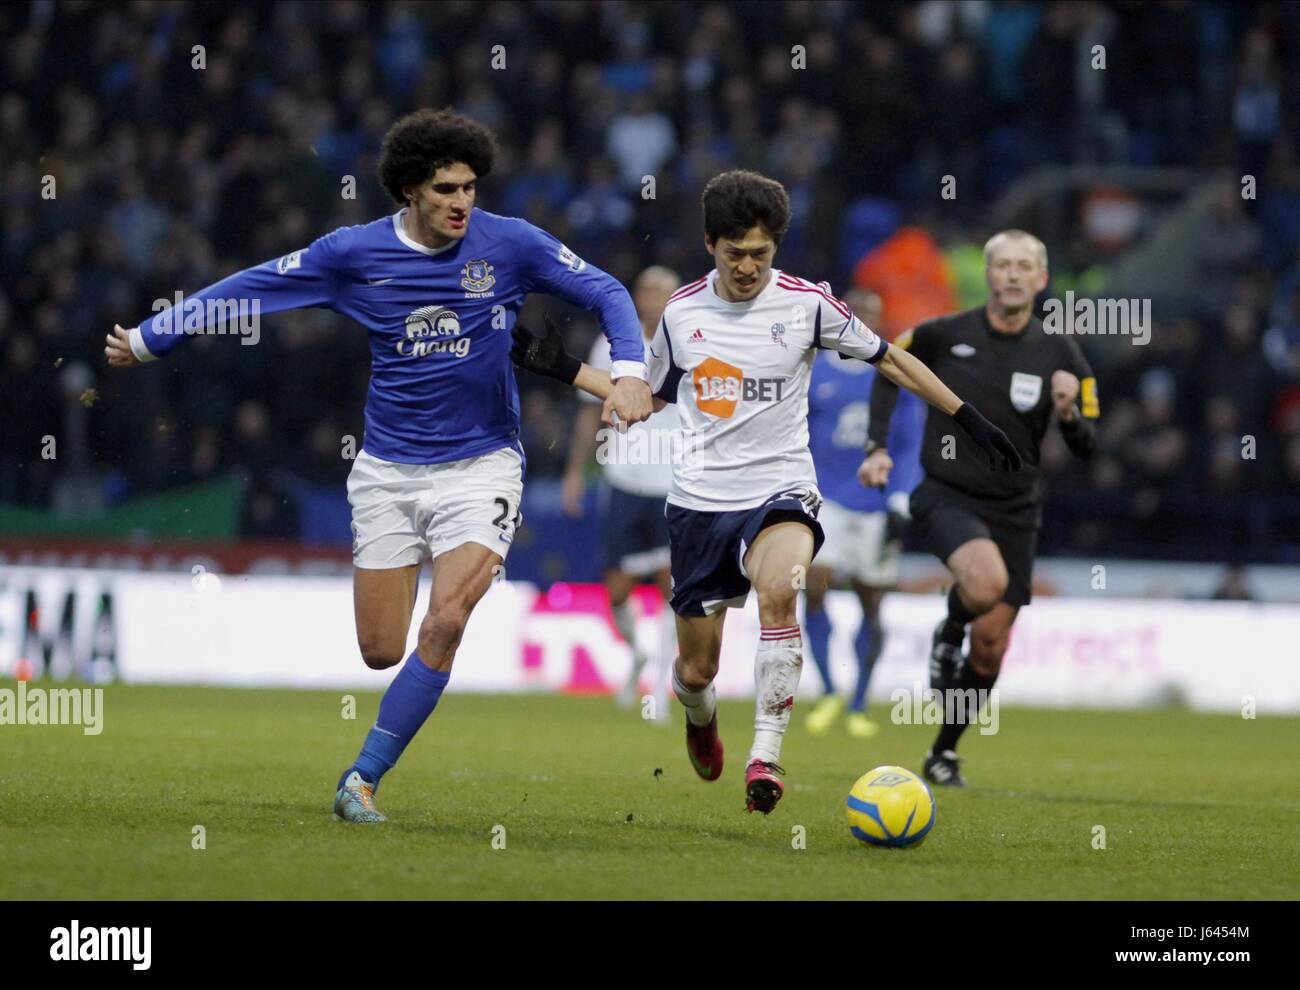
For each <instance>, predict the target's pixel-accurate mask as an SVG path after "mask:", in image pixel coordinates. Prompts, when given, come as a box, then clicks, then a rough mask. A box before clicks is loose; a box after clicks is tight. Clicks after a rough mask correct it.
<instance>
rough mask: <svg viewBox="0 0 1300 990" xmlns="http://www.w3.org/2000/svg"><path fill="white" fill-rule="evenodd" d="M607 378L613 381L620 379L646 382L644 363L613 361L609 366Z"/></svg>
mask: <svg viewBox="0 0 1300 990" xmlns="http://www.w3.org/2000/svg"><path fill="white" fill-rule="evenodd" d="M609 377H610V378H611V379H613V380H614V381H618V380H619V379H620V378H636V379H639V380H640V381H643V382H648V381H649V379H648V377H647V375H646V370H645V362H644V361H615V362H613V364H612V365H611V366H610V369H609Z"/></svg>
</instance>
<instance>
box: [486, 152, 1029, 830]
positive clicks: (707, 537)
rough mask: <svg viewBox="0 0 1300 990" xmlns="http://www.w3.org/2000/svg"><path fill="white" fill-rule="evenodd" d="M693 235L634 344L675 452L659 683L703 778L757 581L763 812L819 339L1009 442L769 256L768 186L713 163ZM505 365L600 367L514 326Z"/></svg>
mask: <svg viewBox="0 0 1300 990" xmlns="http://www.w3.org/2000/svg"><path fill="white" fill-rule="evenodd" d="M703 205H704V240H705V247H706V248H707V250H708V252H709V254H711V255H712V256H713V259H714V262H715V269H714V270H713V271H711V272H709V273H708V275H706V276H704V277H703V278H700V279H697V280H696V281H694V282H691V283H690V284H688V285H686V286H683V287H682V288H681V289H680V290H679V291H678V292H677V293H675V294H674V295H673V296H672V297H671V298H670V299H669V301H668V306H667V307H666V309H665V310H664V315H663V317H662V319H661V320H660V321H659V327H658V329H657V330H656V332H655V336H654V339H653V340H652V341H651V343H650V346H649V348H648V352H647V357H648V362H649V372H650V387H651V389H652V390H653V391H654V394H655V408H656V409H659V408H662V406H663V404H664V403H667V402H675V403H676V404H677V409H678V415H679V417H680V420H681V427H682V431H683V456H682V457H681V458H680V460H679V462H678V463H675V464H674V466H673V488H672V491H671V492H670V493H669V495H668V502H667V507H666V515H667V517H668V528H669V538H670V549H671V561H672V578H673V598H672V603H671V604H672V608H673V611H674V612H675V613H676V623H677V642H678V657H677V662H676V664H675V665H674V668H673V690H674V691H675V692H676V694H677V697H678V699H679V700H680V701H681V703H682V705H683V706H684V707H685V709H686V720H687V721H686V748H687V753H688V755H689V756H690V760H691V763H692V765H693V766H694V767H695V771H696V773H697V774H699V776H700V777H702V778H703V779H704V780H717V779H718V777H719V776H721V774H722V767H723V747H722V740H721V739H720V738H719V736H718V722H717V714H716V705H715V693H714V689H713V679H714V677H715V676H716V675H717V671H718V658H719V656H720V653H721V646H722V627H723V622H724V621H725V618H726V610H727V609H728V608H739V607H741V606H743V605H744V602H745V599H746V597H747V596H748V593H749V590H750V588H751V587H752V588H753V589H754V591H755V592H756V593H757V595H758V613H759V622H760V624H761V627H762V630H761V634H760V637H759V644H758V650H757V655H756V657H755V665H754V679H755V684H756V688H757V702H756V711H755V717H754V742H753V745H752V747H751V749H750V752H749V759H748V762H747V764H746V767H745V804H746V808H747V810H749V811H761V812H763V813H764V814H767V813H770V812H771V811H772V809H773V808H774V807H775V806H776V803H777V801H779V800H780V798H781V795H782V794H783V792H784V786H783V784H782V782H781V779H780V775H781V774H784V773H785V771H784V770H783V769H782V768H781V767H780V766H779V765H778V763H777V760H778V759H779V758H780V754H781V742H782V738H783V736H784V734H785V730H786V728H787V726H788V725H789V722H790V710H791V708H792V707H793V705H794V693H795V687H796V686H797V685H798V682H799V672H800V669H801V668H802V665H803V644H802V637H801V635H800V631H799V624H798V620H797V618H796V614H795V609H796V603H797V601H798V594H799V589H800V587H801V586H802V584H803V577H804V575H805V574H806V573H807V570H808V567H809V565H810V564H811V563H812V559H813V557H814V555H815V554H816V552H817V550H818V549H819V548H820V546H821V543H822V540H823V535H822V530H821V526H820V525H819V524H818V522H817V512H818V509H819V508H820V505H821V495H820V494H819V492H818V489H817V475H816V472H815V471H814V469H813V461H812V455H811V454H810V453H809V450H808V382H809V378H810V372H811V368H812V363H813V359H814V358H815V356H816V353H817V350H818V349H819V348H825V349H830V350H835V351H838V352H840V354H841V355H842V356H843V357H845V358H858V359H860V360H863V361H868V362H870V363H872V364H874V365H875V366H876V368H877V369H878V370H879V371H880V372H881V374H883V375H885V376H886V377H887V378H889V379H890V380H891V381H893V382H895V383H897V384H898V385H899V386H901V387H903V388H906V389H908V390H909V391H912V392H915V393H916V394H917V395H919V396H920V397H921V398H922V399H924V400H925V401H926V402H928V403H930V404H931V405H934V406H936V407H938V408H940V409H942V410H944V411H945V412H946V413H948V414H949V415H952V416H953V417H954V418H955V420H956V421H957V424H958V425H959V426H961V427H962V429H963V430H964V431H965V432H966V433H967V438H966V439H968V440H969V441H972V442H973V446H972V445H971V444H970V443H962V442H961V439H962V438H959V440H958V443H957V456H968V457H969V456H982V457H988V458H989V462H990V464H996V465H998V466H1001V467H1002V468H1004V469H1007V470H1017V469H1018V468H1019V466H1020V459H1019V456H1018V455H1017V453H1016V451H1015V449H1014V447H1013V446H1012V445H1011V443H1010V441H1009V440H1008V439H1007V438H1006V435H1005V434H1003V433H1002V431H1001V430H999V429H997V428H996V427H995V426H993V425H992V424H991V423H989V422H988V420H986V419H985V418H984V417H983V416H981V415H980V414H979V413H978V412H977V411H976V410H975V409H973V408H972V407H971V406H970V405H969V404H967V403H963V402H962V401H961V400H960V399H959V398H957V396H956V395H954V394H953V393H952V391H951V390H950V389H949V388H948V387H947V386H946V385H944V384H943V383H942V382H941V381H939V379H938V378H936V377H935V376H934V374H933V373H932V372H930V370H929V369H928V368H926V367H925V365H924V364H922V363H921V362H920V361H918V360H917V359H916V358H914V357H913V356H912V355H910V354H908V353H907V352H906V351H904V350H903V349H902V348H897V347H890V346H888V345H887V344H886V343H885V341H883V340H881V339H880V338H879V337H877V336H876V335H875V334H874V333H873V332H872V331H871V330H870V329H869V328H868V327H867V326H865V325H864V324H863V323H862V322H861V321H860V320H858V319H857V318H856V317H855V316H854V315H853V313H852V312H851V311H850V310H849V308H848V307H847V306H846V305H844V303H842V302H840V300H838V299H836V298H835V297H833V296H832V295H830V293H829V292H827V291H826V290H825V289H824V288H823V287H821V286H818V285H815V284H813V283H811V282H807V281H804V280H803V279H800V278H796V277H794V276H792V275H789V274H787V273H785V272H782V271H780V270H778V269H776V268H773V267H772V263H773V260H774V258H775V255H776V251H777V248H778V247H779V245H780V243H781V238H782V236H783V235H784V234H785V232H786V230H787V229H788V227H789V224H790V200H789V197H788V196H787V194H786V191H785V189H784V187H783V186H782V185H781V184H780V183H779V182H775V181H773V180H772V179H768V178H766V177H764V176H762V175H759V174H757V173H755V172H748V171H740V170H736V171H730V172H724V173H722V174H721V175H717V176H715V177H714V178H713V179H711V180H710V181H709V183H708V185H707V186H706V187H705V189H704V196H703ZM514 336H515V340H516V344H515V348H514V350H513V351H512V352H511V357H512V358H513V359H514V360H515V362H516V363H517V364H519V365H520V366H522V367H525V368H528V369H530V370H532V371H535V372H538V373H540V374H545V375H549V376H551V377H554V378H557V379H559V380H560V381H566V382H571V383H573V384H574V385H576V386H577V387H578V388H581V389H583V390H584V391H587V392H590V393H591V394H593V395H595V396H598V397H603V396H605V395H608V394H609V392H610V389H611V388H612V385H611V382H610V377H609V374H608V373H606V372H601V371H598V370H597V369H595V368H592V367H590V366H589V365H584V364H581V363H580V362H579V361H578V360H577V359H576V358H574V357H573V356H571V355H569V354H566V353H565V352H564V347H563V340H562V338H561V337H560V335H559V333H558V332H555V331H554V330H552V331H551V332H550V333H548V335H547V336H546V337H545V338H537V337H534V336H533V335H532V334H530V333H529V332H528V331H527V330H525V329H523V328H522V327H519V326H516V328H515V333H514Z"/></svg>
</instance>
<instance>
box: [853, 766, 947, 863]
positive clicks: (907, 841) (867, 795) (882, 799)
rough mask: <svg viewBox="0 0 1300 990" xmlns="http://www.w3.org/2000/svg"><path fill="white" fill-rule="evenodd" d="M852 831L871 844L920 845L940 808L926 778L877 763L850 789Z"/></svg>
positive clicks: (854, 834) (862, 840)
mask: <svg viewBox="0 0 1300 990" xmlns="http://www.w3.org/2000/svg"><path fill="white" fill-rule="evenodd" d="M845 812H846V814H847V815H848V818H849V831H850V832H852V833H853V837H854V838H855V839H857V840H859V841H860V842H864V843H866V844H867V845H870V846H888V847H890V848H893V849H906V848H909V847H912V846H919V845H920V844H921V843H922V842H924V841H925V837H926V836H927V835H929V834H930V829H932V828H934V820H935V816H936V815H937V814H938V808H937V806H936V805H935V803H934V794H933V793H932V792H931V790H930V787H929V785H928V784H926V782H925V781H924V780H922V779H921V778H920V777H918V776H917V775H916V774H914V773H912V771H911V770H907V769H905V768H903V767H876V769H874V770H872V771H870V772H869V773H864V774H863V775H862V776H861V777H859V778H858V780H857V783H855V784H854V785H853V787H852V788H851V789H850V790H849V797H848V801H847V802H846V804H845Z"/></svg>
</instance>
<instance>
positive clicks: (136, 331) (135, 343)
mask: <svg viewBox="0 0 1300 990" xmlns="http://www.w3.org/2000/svg"><path fill="white" fill-rule="evenodd" d="M128 340H129V341H130V343H131V353H132V354H134V355H135V359H136V360H137V361H139V362H140V363H141V364H143V363H144V362H146V361H157V360H158V355H156V354H154V353H152V352H151V351H150V350H149V348H147V347H145V345H144V334H142V333H141V332H140V328H139V327H132V328H131V333H130V335H129V337H128Z"/></svg>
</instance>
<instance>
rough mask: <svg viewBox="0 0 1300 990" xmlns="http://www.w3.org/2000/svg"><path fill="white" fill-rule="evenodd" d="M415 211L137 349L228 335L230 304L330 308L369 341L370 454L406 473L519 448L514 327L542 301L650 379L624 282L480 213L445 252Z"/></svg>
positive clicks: (148, 351)
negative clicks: (596, 326)
mask: <svg viewBox="0 0 1300 990" xmlns="http://www.w3.org/2000/svg"><path fill="white" fill-rule="evenodd" d="M405 212H406V211H405V210H401V211H399V212H398V213H396V214H394V215H392V216H387V217H383V218H381V219H379V220H375V221H373V222H371V223H368V224H363V225H359V226H355V227H340V228H339V229H338V230H335V231H333V232H332V233H329V234H326V235H325V236H323V237H320V238H318V239H317V240H315V241H313V242H312V243H311V244H310V245H309V246H307V247H306V248H303V249H302V250H300V251H294V252H292V253H290V254H287V255H285V256H284V257H282V258H276V259H273V260H271V261H267V262H265V263H263V264H260V265H256V266H254V267H252V268H248V269H245V270H244V271H241V272H237V273H236V274H234V275H231V276H229V277H228V278H225V279H222V280H221V281H220V282H217V283H215V284H214V285H210V286H208V287H207V288H205V289H203V290H201V291H199V292H195V293H193V294H192V295H188V296H186V297H185V298H184V301H183V303H182V305H181V306H180V307H173V308H172V309H170V310H166V311H163V312H160V313H157V314H156V315H154V316H152V317H150V318H149V319H148V320H145V321H144V322H143V323H141V324H140V326H139V327H138V328H137V329H136V330H134V331H132V334H131V338H132V339H131V345H132V350H133V351H134V352H135V354H136V356H137V357H139V358H141V359H143V360H150V359H152V358H156V357H164V356H166V355H167V354H169V353H170V352H171V350H172V349H173V348H174V347H176V346H177V345H178V344H179V343H180V342H181V340H183V339H184V338H185V337H186V336H189V335H191V334H196V333H203V332H209V333H210V332H221V331H220V326H221V324H222V320H223V317H224V314H228V313H230V312H232V311H231V310H230V309H228V308H223V305H224V306H225V307H229V306H230V305H231V304H233V303H234V302H235V301H240V302H243V303H246V304H248V307H247V308H248V309H249V310H250V311H251V312H252V313H253V314H261V313H275V312H279V311H282V310H287V309H298V308H303V307H323V308H325V309H332V310H334V311H335V312H337V313H341V314H343V315H344V316H347V317H350V318H351V319H353V320H355V321H356V322H357V323H360V324H361V325H362V326H364V327H365V328H366V330H367V331H368V332H369V335H370V354H371V369H370V389H369V393H368V395H367V397H366V416H365V421H366V422H365V425H366V432H365V441H364V448H365V450H366V451H367V452H368V453H370V454H372V455H374V456H375V457H378V458H381V459H383V460H386V461H397V462H399V463H404V464H438V463H442V462H444V461H453V460H461V459H463V458H466V457H473V456H476V455H479V454H486V453H490V452H491V451H494V450H498V449H500V448H502V447H507V446H512V445H515V444H516V443H517V442H518V438H519V391H518V387H517V385H516V383H515V375H514V367H513V365H512V364H511V362H510V344H511V338H510V331H511V329H512V328H513V327H514V324H515V320H516V318H517V317H518V314H519V308H520V306H522V305H523V302H524V299H525V297H527V295H528V294H529V293H530V292H544V293H548V294H550V295H554V296H558V297H559V298H561V299H563V300H565V301H566V302H569V303H572V304H573V305H575V306H581V307H582V308H584V309H587V310H590V311H592V312H593V313H595V314H597V315H598V317H599V319H600V324H601V327H602V329H603V330H604V331H605V335H606V336H607V337H608V338H609V341H610V346H611V352H612V357H613V361H614V372H615V376H616V377H621V376H623V375H634V376H636V377H639V378H644V377H645V364H644V361H645V353H644V341H643V338H642V335H641V324H640V322H639V321H638V319H637V315H636V309H635V307H634V306H633V304H632V299H631V296H629V295H628V292H627V290H626V289H625V288H624V287H623V286H622V285H621V284H619V282H618V281H616V280H615V279H614V278H613V277H612V276H610V275H608V274H606V273H605V272H603V271H601V270H600V269H599V268H596V267H594V266H592V265H589V264H587V263H586V262H585V261H583V259H581V258H579V257H577V256H576V255H575V254H574V253H573V252H572V251H570V250H569V249H568V248H567V247H565V246H564V245H563V244H561V243H560V242H559V241H558V240H556V239H555V238H554V237H552V236H551V235H550V234H548V233H546V232H545V231H543V230H540V229H539V228H537V227H534V226H533V225H532V224H530V223H528V222H527V221H525V220H521V219H517V218H513V217H503V216H497V215H496V214H493V213H488V212H486V211H485V210H480V209H475V210H474V211H473V214H472V216H471V218H470V224H469V229H468V231H467V232H466V234H465V236H464V237H463V238H461V239H460V240H457V241H453V242H452V243H451V244H449V245H447V246H446V247H443V248H439V249H434V248H429V247H425V246H424V245H422V244H420V243H418V242H417V241H414V240H412V239H411V238H410V237H408V236H407V234H406V232H405V229H404V228H403V226H402V219H403V215H404V214H405ZM253 307H255V308H253ZM228 332H234V331H233V330H231V331H228ZM259 332H260V331H259Z"/></svg>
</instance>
